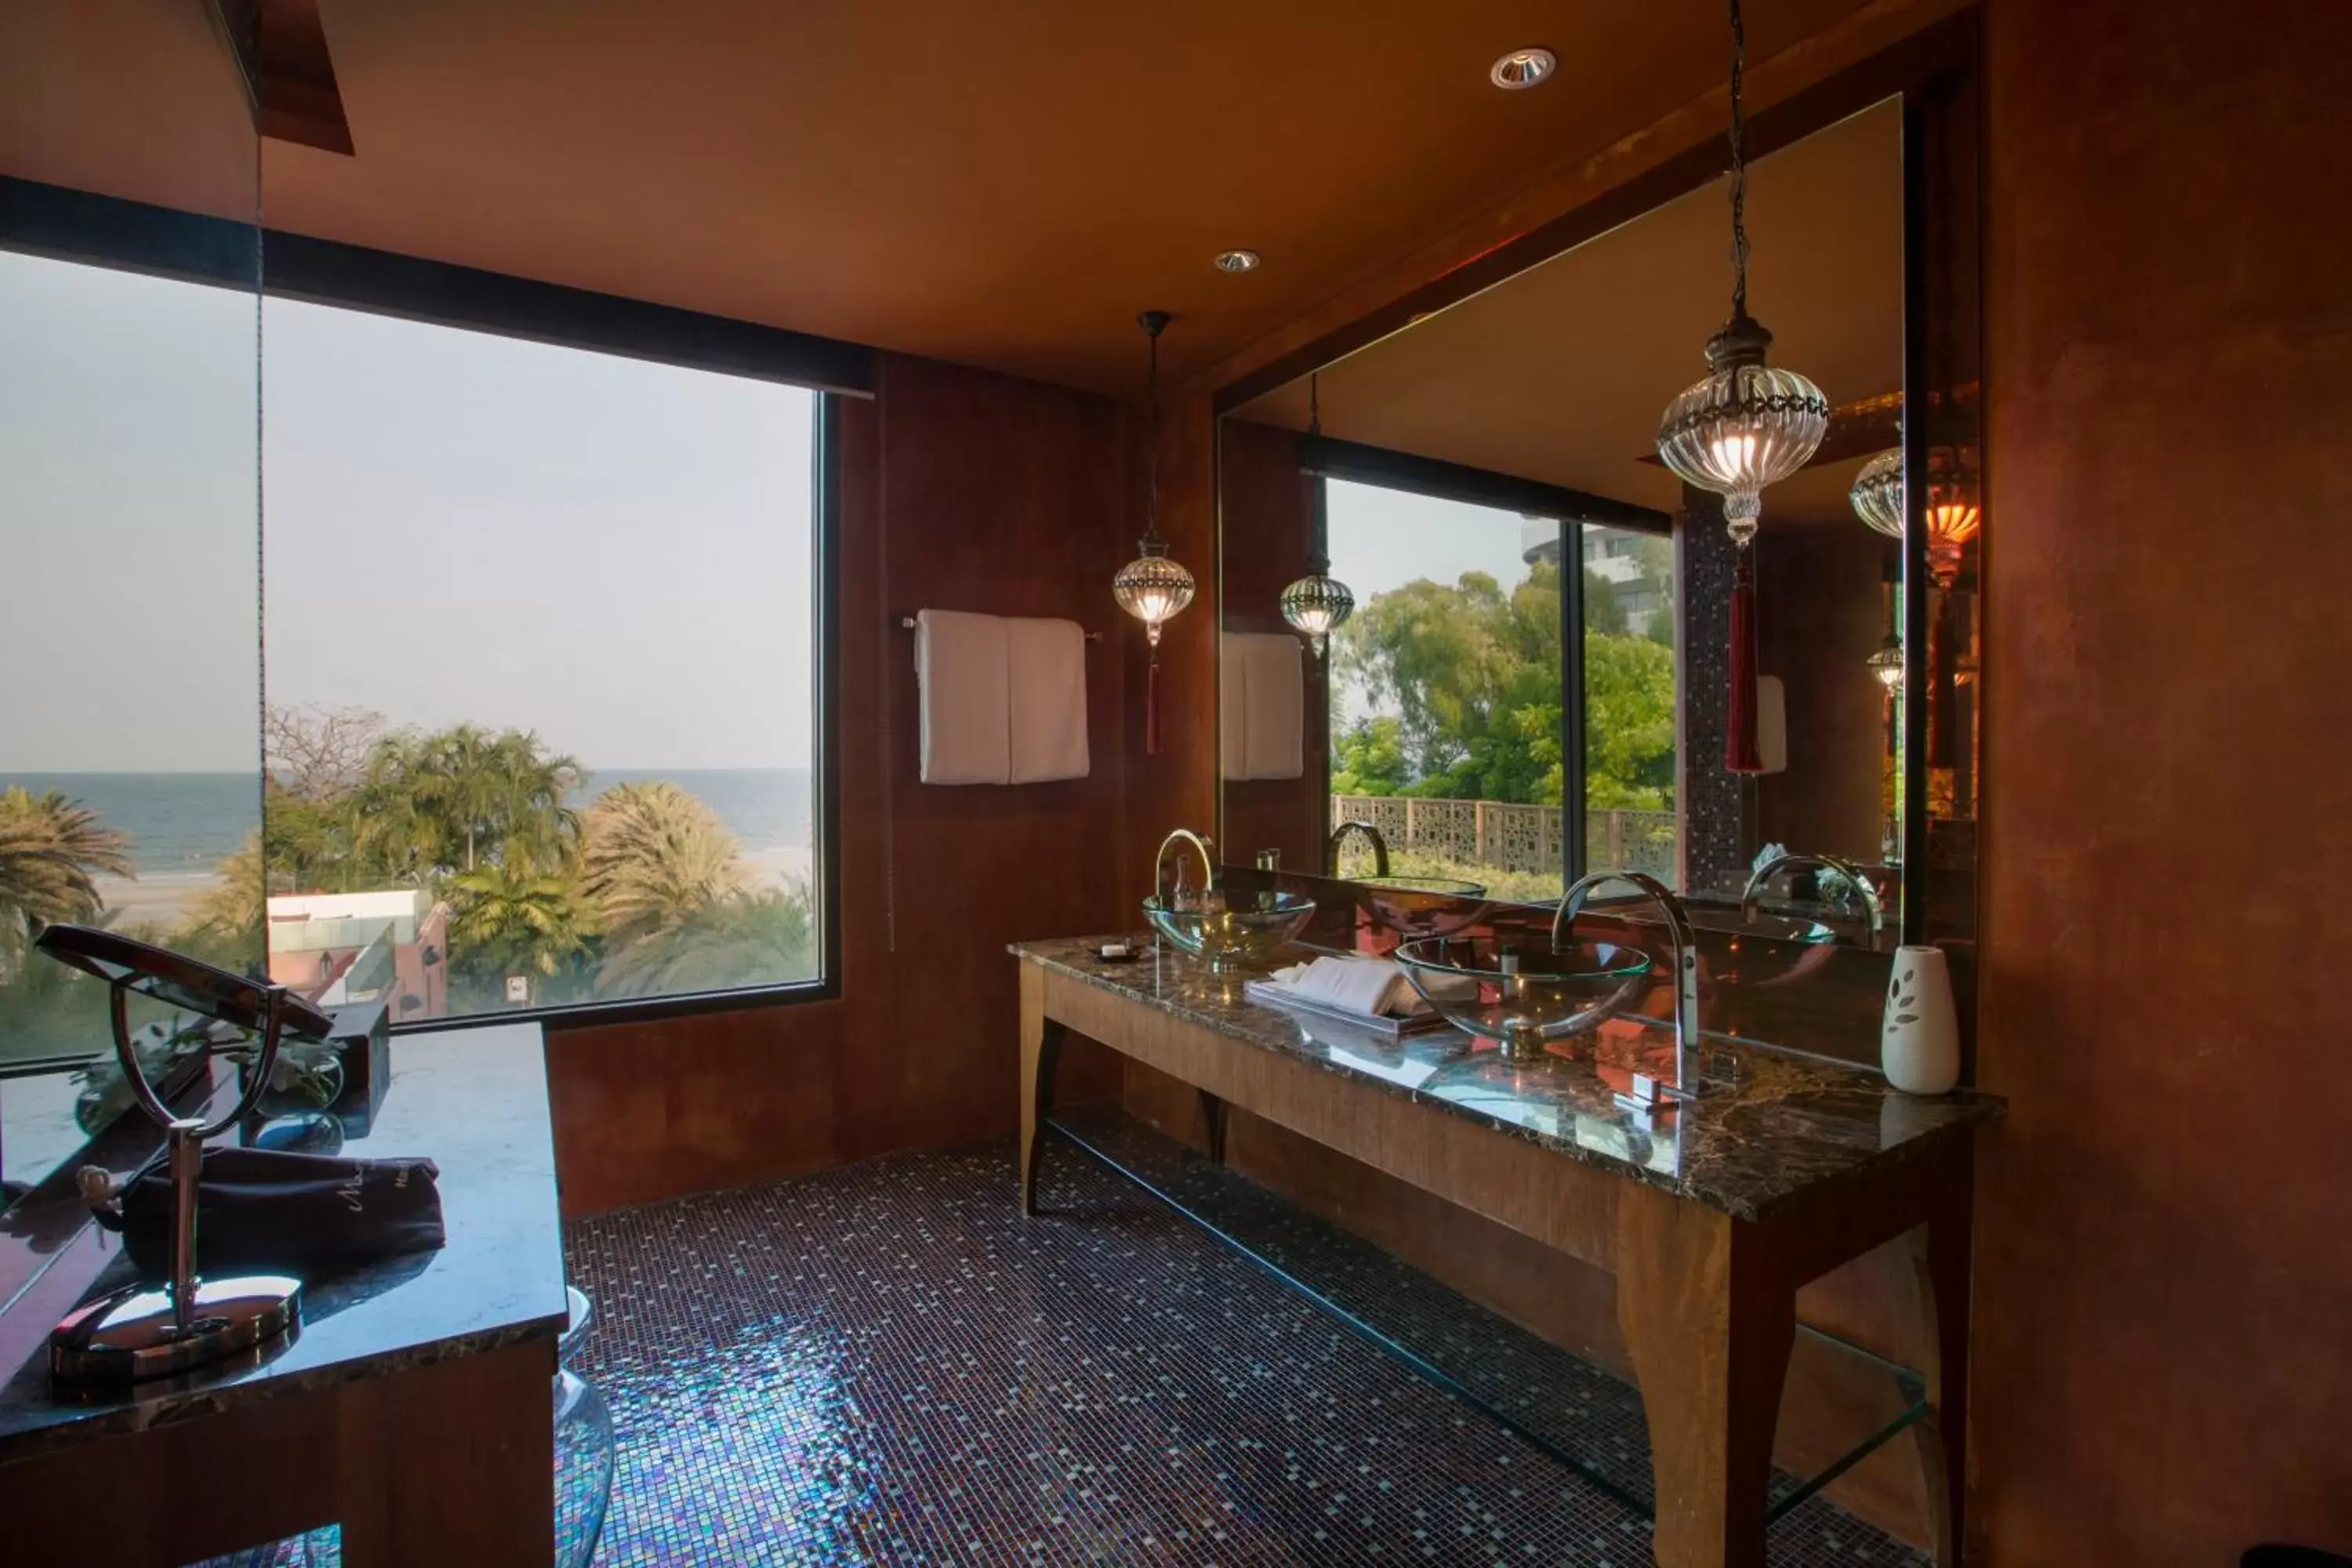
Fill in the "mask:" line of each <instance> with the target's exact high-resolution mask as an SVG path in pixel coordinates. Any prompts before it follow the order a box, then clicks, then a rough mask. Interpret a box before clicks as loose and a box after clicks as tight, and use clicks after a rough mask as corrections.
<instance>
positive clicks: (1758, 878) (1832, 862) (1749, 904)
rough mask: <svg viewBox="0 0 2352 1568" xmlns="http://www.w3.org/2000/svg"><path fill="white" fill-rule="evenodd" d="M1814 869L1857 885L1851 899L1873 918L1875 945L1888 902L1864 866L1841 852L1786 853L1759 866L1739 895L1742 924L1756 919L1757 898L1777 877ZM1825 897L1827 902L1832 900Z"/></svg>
mask: <svg viewBox="0 0 2352 1568" xmlns="http://www.w3.org/2000/svg"><path fill="white" fill-rule="evenodd" d="M1814 869H1819V870H1823V871H1833V872H1835V873H1836V874H1837V875H1838V876H1840V877H1843V878H1844V879H1845V880H1846V883H1847V885H1848V886H1849V887H1851V888H1853V890H1854V899H1853V900H1848V901H1856V902H1859V903H1860V904H1861V905H1862V909H1863V913H1864V916H1865V917H1867V918H1868V920H1869V922H1870V945H1871V946H1872V947H1874V948H1875V947H1876V946H1877V945H1878V938H1879V936H1880V934H1881V933H1882V932H1884V931H1885V930H1886V906H1885V904H1884V903H1882V902H1881V901H1880V900H1879V897H1878V889H1877V888H1876V887H1874V885H1873V884H1872V882H1871V880H1870V879H1869V878H1868V877H1867V876H1865V875H1864V873H1863V869H1862V868H1861V867H1859V866H1857V865H1855V864H1854V863H1853V861H1851V860H1848V859H1846V858H1844V857H1843V856H1839V855H1783V856H1781V857H1780V858H1779V859H1778V860H1774V861H1771V862H1770V863H1769V864H1767V865H1764V866H1759V867H1758V868H1757V869H1756V874H1755V875H1754V876H1752V877H1750V878H1748V886H1747V888H1746V889H1745V890H1743V891H1742V892H1741V893H1740V895H1739V922H1740V924H1742V925H1753V924H1754V923H1755V921H1756V901H1757V900H1758V899H1759V898H1760V897H1761V896H1762V894H1763V892H1764V889H1766V888H1767V887H1769V885H1770V884H1771V883H1772V881H1773V879H1775V878H1778V877H1781V876H1785V875H1787V874H1788V873H1790V872H1792V871H1806V870H1814ZM1828 901H1829V900H1822V902H1824V903H1826V902H1828Z"/></svg>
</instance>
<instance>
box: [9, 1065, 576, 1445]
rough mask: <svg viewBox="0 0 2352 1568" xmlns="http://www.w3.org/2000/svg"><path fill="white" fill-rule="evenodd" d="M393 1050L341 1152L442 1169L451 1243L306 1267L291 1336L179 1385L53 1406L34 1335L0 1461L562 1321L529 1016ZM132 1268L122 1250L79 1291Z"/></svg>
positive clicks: (559, 1261) (558, 1251) (13, 1375)
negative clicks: (236, 1365)
mask: <svg viewBox="0 0 2352 1568" xmlns="http://www.w3.org/2000/svg"><path fill="white" fill-rule="evenodd" d="M391 1058H392V1082H391V1085H390V1087H389V1089H387V1090H386V1091H385V1093H384V1096H383V1102H382V1104H381V1105H380V1106H379V1107H378V1108H377V1110H376V1112H375V1115H374V1117H373V1122H372V1124H371V1125H369V1126H368V1128H367V1131H366V1133H365V1135H364V1136H350V1137H347V1138H346V1139H345V1141H344V1143H343V1146H342V1149H341V1152H342V1153H344V1154H347V1155H355V1156H361V1157H364V1158H371V1159H373V1158H382V1157H384V1156H389V1155H395V1154H422V1155H425V1156H428V1157H429V1158H431V1159H432V1160H433V1161H434V1163H436V1165H437V1166H438V1167H439V1168H440V1183H439V1184H440V1192H441V1215H442V1223H443V1226H444V1228H445V1229H446V1233H447V1237H448V1241H447V1245H446V1246H445V1247H442V1248H441V1249H440V1250H438V1251H436V1252H425V1253H416V1254H413V1255H411V1256H408V1257H405V1258H393V1259H390V1260H388V1261H385V1262H383V1263H378V1264H373V1265H370V1266H367V1267H365V1268H355V1269H346V1270H341V1271H339V1272H336V1273H332V1274H326V1275H318V1276H314V1277H313V1278H311V1279H310V1280H308V1281H307V1282H306V1285H305V1289H304V1292H303V1313H302V1329H301V1332H300V1334H299V1336H298V1337H297V1338H296V1339H295V1340H294V1342H292V1343H291V1344H290V1345H289V1346H287V1347H286V1348H285V1349H284V1350H283V1351H282V1352H279V1353H278V1354H277V1355H276V1356H274V1357H273V1358H271V1359H270V1360H268V1361H267V1362H265V1363H263V1364H261V1365H259V1366H256V1367H250V1368H246V1369H242V1370H238V1371H234V1372H228V1373H220V1374H217V1375H214V1376H210V1377H206V1378H200V1379H198V1380H194V1381H192V1382H190V1383H189V1384H187V1385H185V1386H176V1385H175V1386H163V1385H162V1384H150V1385H146V1386H144V1387H142V1389H141V1390H140V1391H138V1392H136V1393H134V1394H131V1395H130V1396H129V1397H124V1398H116V1399H109V1400H104V1401H100V1402H95V1403H87V1404H60V1403H58V1401H57V1400H56V1399H55V1398H53V1397H52V1395H51V1393H50V1386H49V1376H48V1367H47V1346H46V1343H45V1342H43V1343H42V1347H41V1349H40V1350H39V1351H38V1352H37V1353H35V1354H34V1355H33V1356H32V1357H31V1358H30V1359H28V1360H26V1362H25V1363H24V1364H23V1365H21V1366H16V1367H10V1368H7V1369H5V1376H6V1377H7V1380H8V1381H7V1382H6V1384H5V1386H0V1463H5V1462H7V1461H9V1460H13V1459H20V1458H28V1457H30V1456H32V1455H34V1454H38V1453H45V1452H48V1451H50V1450H52V1449H55V1448H59V1447H66V1446H68V1445H70V1444H73V1443H79V1442H86V1441H89V1440H92V1439H95V1438H99V1437H107V1436H116V1435H118V1434H121V1433H124V1432H135V1431H142V1430H144V1429H146V1428H149V1427H152V1426H161V1425H163V1424H165V1423H168V1422H173V1421H183V1420H189V1419H193V1418H194V1417H197V1416H202V1415H211V1414H214V1413H215V1412H218V1411H222V1410H226V1409H232V1408H235V1407H236V1406H237V1405H241V1404H244V1403H247V1402H250V1401H253V1400H257V1399H263V1398H268V1397H270V1396H272V1395H275V1394H282V1393H285V1392H288V1391H289V1390H293V1389H299V1388H306V1387H316V1386H321V1385H325V1384H333V1383H338V1382H342V1381H346V1380H350V1379H354V1378H361V1377H366V1376H371V1375H376V1374H380V1373H386V1372H391V1371H394V1370H396V1369H398V1368H399V1367H401V1366H404V1365H411V1364H416V1363H425V1362H432V1361H438V1360H443V1359H446V1358H449V1357H453V1356H458V1355H465V1354H468V1353H473V1352H481V1351H487V1350H492V1349H496V1348H498V1347H499V1346H501V1345H505V1344H510V1343H513V1342H516V1341H519V1340H525V1339H532V1338H542V1337H543V1338H552V1337H553V1336H554V1335H556V1334H557V1333H559V1332H560V1331H562V1327H563V1323H564V1319H565V1314H566V1305H565V1298H564V1289H563V1237H562V1227H561V1221H560V1217H559V1215H558V1211H557V1206H556V1191H555V1144H554V1135H553V1130H552V1123H551V1118H550V1113H549V1109H548V1100H547V1068H546V1062H545V1058H544V1054H543V1051H542V1048H541V1038H540V1029H539V1026H538V1025H536V1024H499V1025H490V1026H483V1027H477V1028H467V1029H447V1030H440V1031H435V1032H429V1033H420V1034H413V1035H399V1036H395V1037H394V1038H393V1041H392V1045H391ZM232 1136H233V1135H230V1134H225V1135H224V1137H223V1139H222V1140H220V1141H219V1142H227V1141H228V1140H229V1138H230V1137H232ZM109 1245H110V1246H111V1245H113V1244H112V1242H111V1241H110V1242H109ZM133 1277H134V1275H133V1272H132V1270H131V1267H130V1263H129V1260H128V1259H126V1258H120V1257H118V1258H116V1259H115V1261H114V1263H113V1264H112V1265H111V1266H110V1267H109V1268H107V1270H106V1272H105V1273H104V1274H103V1275H102V1276H101V1277H100V1279H99V1281H98V1283H97V1285H96V1286H95V1287H94V1288H93V1289H91V1291H90V1292H89V1294H91V1295H98V1294H102V1293H103V1292H104V1291H106V1290H109V1289H113V1288H114V1287H115V1286H116V1285H118V1284H122V1283H126V1282H128V1281H129V1280H130V1279H132V1278H133ZM16 1310H30V1309H29V1307H26V1308H19V1309H16ZM14 1337H15V1336H12V1338H14Z"/></svg>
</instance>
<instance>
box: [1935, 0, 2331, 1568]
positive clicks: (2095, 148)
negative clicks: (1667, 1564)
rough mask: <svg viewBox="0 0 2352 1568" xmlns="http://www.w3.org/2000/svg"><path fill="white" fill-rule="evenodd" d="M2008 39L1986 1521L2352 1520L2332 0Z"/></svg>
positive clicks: (2308, 1529) (2238, 1536)
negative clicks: (2004, 1111)
mask: <svg viewBox="0 0 2352 1568" xmlns="http://www.w3.org/2000/svg"><path fill="white" fill-rule="evenodd" d="M2347 62H2352V7H2347V6H2345V5H2327V4H2318V5H2313V4H2303V5H2297V4H2293V3H2291V0H2275V3H2271V4H2251V5H2210V4H2200V3H2198V0H2074V3H2072V4H2068V5H2053V4H2050V3H2049V0H1994V5H1993V6H1992V10H1991V13H1990V62H1989V67H1988V78H1989V80H1988V88H1989V92H1990V101H1989V106H1988V107H1989V110H1990V133H1989V147H1988V153H1989V158H1990V163H1989V169H1990V203H1989V205H1988V209H1987V230H1988V232H1987V262H1988V270H1987V274H1986V279H1987V290H1988V291H1987V297H1986V303H1987V307H1988V342H1987V350H1988V369H1989V372H1990V384H1989V387H1988V393H1987V400H1986V401H1987V409H1988V413H1989V416H1990V433H1989V439H1988V448H1987V462H1988V465H1989V466H1988V470H1987V484H1988V487H1989V507H1988V514H1987V516H1988V521H1987V534H1986V563H1987V570H1988V573H1989V576H1990V590H1989V592H1988V595H1987V599H1986V605H1987V628H1988V637H1989V642H1988V647H1987V651H1986V656H1985V660H1984V663H1985V670H1986V681H1987V689H1988V699H1987V701H1988V707H1987V712H1986V731H1987V738H1986V758H1987V761H1986V768H1987V777H1988V788H1987V804H1988V816H1987V819H1986V824H1985V834H1986V837H1985V848H1986V859H1985V876H1986V887H1985V893H1986V899H1987V903H1986V909H1985V925H1984V934H1985V939H1986V941H1985V946H1984V949H1983V964H1984V970H1983V994H1982V1003H1983V1019H1982V1035H1981V1038H1980V1041H1979V1063H1980V1067H1981V1076H1982V1080H1983V1082H1984V1083H1985V1085H1986V1086H1987V1087H1988V1088H1990V1089H1995V1090H1998V1091H2000V1092H2001V1093H2004V1094H2006V1095H2008V1096H2009V1097H2010V1101H2011V1117H2010V1121H2009V1122H2008V1124H2007V1126H2006V1128H2005V1129H2003V1130H2001V1131H1999V1132H1998V1133H1997V1134H1995V1135H1994V1136H1993V1137H1992V1138H1991V1139H1990V1141H1989V1142H1988V1145H1987V1149H1986V1155H1987V1157H1986V1159H1985V1160H1984V1162H1983V1164H1982V1167H1981V1168H1982V1176H1981V1188H1980V1192H1979V1200H1978V1210H1977V1212H1978V1215H1979V1219H1978V1247H1979V1254H1978V1256H1979V1273H1978V1280H1977V1312H1976V1347H1975V1357H1974V1366H1975V1369H1976V1373H1975V1379H1976V1381H1975V1389H1976V1415H1975V1425H1974V1432H1973V1436H1974V1438H1975V1442H1974V1445H1973V1447H1974V1452H1975V1464H1976V1469H1977V1477H1978V1482H1977V1491H1978V1497H1977V1505H1976V1510H1975V1513H1974V1516H1973V1519H1974V1523H1975V1527H1976V1530H1977V1531H1978V1532H1979V1536H1980V1537H1981V1539H1982V1542H1983V1543H1984V1550H1983V1552H1982V1553H1981V1560H1982V1561H1984V1562H1986V1563H1996V1564H2011V1563H2015V1564H2042V1563H2101V1564H2105V1563H2118V1564H2120V1563H2184V1564H2186V1563H2211V1564H2221V1563H2234V1562H2235V1561H2236V1553H2237V1552H2239V1551H2240V1550H2242V1548H2243V1547H2244V1546H2245V1545H2246V1544H2247V1543H2249V1542H2253V1541H2256V1540H2259V1539H2263V1538H2270V1537H2279V1536H2287V1537H2302V1538H2305V1539H2306V1540H2315V1541H2317V1542H2322V1543H2324V1544H2326V1545H2329V1546H2332V1547H2334V1548H2335V1549H2336V1550H2338V1551H2352V1439H2347V1414H2346V1412H2347V1406H2352V1197H2348V1196H2347V1194H2352V1164H2347V1157H2352V1156H2348V1154H2347V1152H2352V1034H2348V1033H2347V1028H2346V1026H2345V1025H2344V1023H2343V1021H2342V1018H2341V1014H2342V1008H2343V1002H2344V996H2345V984H2344V980H2345V975H2346V973H2347V967H2346V961H2345V953H2346V952H2347V937H2352V931H2347V925H2346V921H2345V916H2344V914H2343V910H2344V908H2345V901H2344V897H2343V894H2344V889H2346V888H2347V886H2352V834H2347V828H2346V823H2345V819H2344V807H2345V805H2346V802H2347V799H2352V785H2347V763H2352V755H2347V750H2352V746H2348V744H2347V734H2352V726H2347V719H2352V706H2348V705H2347V700H2346V697H2345V679H2346V671H2347V668H2352V614H2347V610H2346V606H2345V598H2346V594H2347V588H2346V584H2347V583H2352V525H2348V524H2347V519H2352V442H2347V437H2346V432H2347V428H2352V268H2347V265H2346V262H2345V258H2346V254H2347V249H2346V247H2347V244H2352V216H2347V212H2346V210H2345V208H2344V205H2343V203H2342V199H2341V198H2342V192H2343V190H2344V188H2345V184H2346V174H2345V172H2344V169H2343V166H2342V153H2341V151H2340V149H2339V148H2338V147H2337V145H2336V142H2337V141H2338V140H2339V137H2338V135H2337V131H2338V128H2339V127H2340V125H2341V122H2342V117H2343V114H2344V106H2345V105H2346V104H2347V102H2352V63H2347Z"/></svg>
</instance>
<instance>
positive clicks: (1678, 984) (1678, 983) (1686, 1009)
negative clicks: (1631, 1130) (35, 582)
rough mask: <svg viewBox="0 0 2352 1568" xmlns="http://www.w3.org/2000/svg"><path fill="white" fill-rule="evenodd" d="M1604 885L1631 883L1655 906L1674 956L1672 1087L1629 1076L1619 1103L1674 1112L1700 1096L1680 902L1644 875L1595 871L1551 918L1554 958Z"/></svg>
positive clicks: (1691, 945) (1691, 960)
mask: <svg viewBox="0 0 2352 1568" xmlns="http://www.w3.org/2000/svg"><path fill="white" fill-rule="evenodd" d="M1604 882H1630V883H1631V884H1633V886H1634V887H1636V888H1638V889H1641V891H1642V894H1643V897H1644V898H1646V899H1648V900H1649V901H1650V902H1651V903H1653V904H1654V905H1656V906H1657V910H1658V913H1659V915H1660V916H1661V917H1662V918H1663V919H1664V921H1665V926H1666V942H1667V945H1668V946H1669V947H1671V948H1672V949H1673V951H1674V960H1673V962H1674V968H1675V1081H1674V1082H1673V1083H1671V1084H1661V1083H1659V1082H1658V1080H1657V1079H1654V1078H1652V1077H1651V1076H1650V1075H1649V1074H1647V1073H1639V1072H1637V1073H1635V1074H1634V1075H1633V1088H1632V1089H1630V1090H1624V1089H1621V1090H1619V1091H1618V1093H1617V1097H1616V1098H1617V1103H1618V1104H1619V1105H1621V1106H1622V1107H1624V1108H1625V1109H1626V1110H1635V1111H1640V1112H1642V1113H1643V1114H1645V1115H1647V1114H1653V1113H1655V1112H1657V1111H1661V1110H1672V1109H1674V1106H1675V1102H1676V1101H1678V1100H1694V1099H1696V1098H1697V1096H1698V1074H1697V1072H1696V1060H1695V1059H1694V1058H1693V1055H1692V1053H1693V1052H1695V1051H1696V1050H1697V1049H1698V1046H1699V1033H1698V942H1696V940H1695V939H1694V938H1693V937H1692V935H1691V923H1690V915H1689V913H1688V911H1686V910H1685V909H1684V908H1683V901H1682V900H1680V899H1678V898H1676V897H1675V895H1674V891H1673V889H1670V888H1668V887H1667V886H1666V885H1665V884H1664V882H1661V881H1659V880H1658V879H1656V878H1655V877H1653V876H1650V875H1649V874H1647V873H1646V872H1642V871H1595V872H1592V873H1591V874H1590V875H1589V876H1583V877H1580V878H1578V879H1576V880H1575V881H1574V882H1573V883H1571V884H1570V886H1569V889H1568V893H1567V896H1566V897H1564V898H1562V899H1561V900H1559V912H1558V913H1556V914H1554V915H1553V916H1552V918H1551V946H1552V951H1553V952H1559V949H1560V943H1561V942H1562V941H1563V939H1565V938H1566V937H1567V936H1568V934H1569V933H1570V931H1573V930H1574V929H1575V927H1576V917H1577V916H1578V915H1579V914H1580V913H1582V912H1583V910H1584V901H1585V900H1587V899H1589V898H1591V896H1592V889H1595V888H1597V887H1600V886H1601V884H1602V883H1604Z"/></svg>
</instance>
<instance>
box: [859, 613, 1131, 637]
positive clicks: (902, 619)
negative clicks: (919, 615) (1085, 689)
mask: <svg viewBox="0 0 2352 1568" xmlns="http://www.w3.org/2000/svg"><path fill="white" fill-rule="evenodd" d="M898 624H899V625H900V626H904V627H906V628H907V630H908V631H910V632H911V631H913V630H914V629H915V617H914V616H899V617H898ZM1086 638H1087V641H1088V642H1100V641H1102V633H1100V632H1088V633H1087V634H1086Z"/></svg>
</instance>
